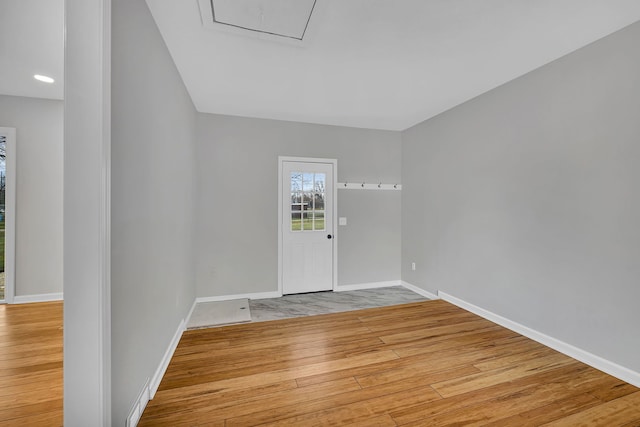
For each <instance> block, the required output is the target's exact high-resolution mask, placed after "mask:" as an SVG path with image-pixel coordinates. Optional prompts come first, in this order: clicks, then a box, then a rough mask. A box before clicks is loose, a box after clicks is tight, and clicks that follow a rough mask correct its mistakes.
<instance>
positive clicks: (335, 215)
mask: <svg viewBox="0 0 640 427" xmlns="http://www.w3.org/2000/svg"><path fill="white" fill-rule="evenodd" d="M284 162H304V163H329V164H332V165H333V194H332V197H333V209H332V210H333V212H331V214H332V215H333V230H327V231H329V232H330V233H331V235H332V236H333V239H332V245H333V290H335V289H336V286H337V285H338V243H337V242H338V234H337V233H336V230H337V229H338V227H337V224H338V221H337V219H338V160H337V159H320V158H313V157H288V156H278V294H279V295H280V296H282V295H283V293H282V292H283V291H282V270H283V268H282V262H283V256H282V251H283V245H282V198H283V197H284V195H283V194H282V166H283V164H284Z"/></svg>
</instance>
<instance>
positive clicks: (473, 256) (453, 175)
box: [402, 24, 640, 371]
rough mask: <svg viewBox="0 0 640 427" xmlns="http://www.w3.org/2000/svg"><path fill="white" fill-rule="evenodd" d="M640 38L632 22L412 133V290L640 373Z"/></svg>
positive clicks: (406, 203)
mask: <svg viewBox="0 0 640 427" xmlns="http://www.w3.org/2000/svg"><path fill="white" fill-rule="evenodd" d="M638 40H640V24H634V25H633V26H631V27H628V28H626V29H624V30H623V31H620V32H618V33H616V34H613V35H611V36H609V37H607V38H605V39H603V40H600V41H598V42H596V43H594V44H592V45H590V46H587V47H585V48H583V49H581V50H579V51H577V52H575V53H572V54H571V55H569V56H566V57H564V58H562V59H560V60H558V61H555V62H553V63H551V64H549V65H547V66H545V67H542V68H540V69H538V70H536V71H534V72H532V73H530V74H528V75H525V76H523V77H521V78H519V79H517V80H515V81H512V82H510V83H508V84H506V85H504V86H502V87H500V88H497V89H496V90H493V91H491V92H489V93H486V94H484V95H482V96H480V97H478V98H476V99H474V100H472V101H470V102H468V103H466V104H463V105H461V106H458V107H456V108H454V109H452V110H450V111H448V112H446V113H444V114H442V115H440V116H438V117H436V118H433V119H431V120H428V121H426V122H423V123H421V124H419V125H417V126H415V127H413V128H411V129H409V130H407V131H405V132H404V133H403V153H402V154H403V163H402V168H403V169H402V173H403V185H404V188H403V198H402V221H403V234H402V260H403V266H402V278H403V280H405V281H407V282H409V283H412V284H414V285H417V286H419V287H422V288H423V289H426V290H429V291H431V292H436V291H437V290H442V291H445V292H447V293H449V294H452V295H454V296H457V297H459V298H462V299H464V300H466V301H469V302H471V303H473V304H476V305H478V306H480V307H483V308H485V309H487V310H490V311H492V312H495V313H497V314H500V315H502V316H504V317H507V318H509V319H512V320H514V321H516V322H519V323H522V324H524V325H526V326H529V327H531V328H533V329H536V330H538V331H541V332H543V333H546V334H548V335H550V336H552V337H555V338H557V339H560V340H562V341H565V342H567V343H570V344H573V345H575V346H577V347H579V348H582V349H585V350H587V351H590V352H592V353H594V354H596V355H599V356H601V357H604V358H606V359H608V360H611V361H614V362H617V363H619V364H620V365H623V366H625V367H627V368H630V369H632V370H635V371H640V357H638V355H639V354H640V340H638V332H637V326H638V325H640V310H638V301H640V286H638V278H640V262H638V260H639V259H640V227H638V218H640V186H639V185H638V183H639V182H640V167H638V165H639V164H640V144H639V143H638V142H639V138H640V50H639V49H638ZM412 261H415V262H416V263H417V270H416V271H415V272H414V271H411V269H410V263H411V262H412Z"/></svg>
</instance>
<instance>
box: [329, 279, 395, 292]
mask: <svg viewBox="0 0 640 427" xmlns="http://www.w3.org/2000/svg"><path fill="white" fill-rule="evenodd" d="M392 286H400V280H388V281H386V282H370V283H355V284H352V285H338V286H336V287H335V288H333V290H334V291H335V292H348V291H360V290H362V289H376V288H389V287H392Z"/></svg>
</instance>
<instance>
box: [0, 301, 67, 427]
mask: <svg viewBox="0 0 640 427" xmlns="http://www.w3.org/2000/svg"><path fill="white" fill-rule="evenodd" d="M61 425H62V302H50V303H38V304H21V305H4V304H1V305H0V426H21V427H27V426H28V427H32V426H33V427H37V426H43V427H44V426H46V427H51V426H61Z"/></svg>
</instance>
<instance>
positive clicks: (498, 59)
mask: <svg viewBox="0 0 640 427" xmlns="http://www.w3.org/2000/svg"><path fill="white" fill-rule="evenodd" d="M216 1H217V0H216ZM272 1H274V0H257V1H250V2H245V3H258V4H260V3H264V4H268V3H269V2H272ZM147 3H148V4H149V7H150V9H151V11H152V13H153V16H154V18H155V20H156V22H157V24H158V27H159V28H160V31H161V33H162V35H163V37H164V39H165V42H166V44H167V46H168V47H169V50H170V52H171V54H172V56H173V59H174V61H175V63H176V65H177V67H178V70H179V72H180V74H181V75H182V78H183V80H184V82H185V84H186V86H187V88H188V90H189V92H190V94H191V97H192V99H193V101H194V103H195V105H196V108H197V109H198V110H199V111H201V112H209V113H220V114H230V115H239V116H249V117H261V118H271V119H281V120H293V121H302V122H312V123H324V124H333V125H345V126H354V127H364V128H374V129H390V130H403V129H406V128H408V127H410V126H412V125H414V124H416V123H419V122H421V121H423V120H425V119H427V118H429V117H432V116H434V115H436V114H438V113H441V112H443V111H445V110H447V109H449V108H451V107H453V106H455V105H458V104H460V103H462V102H464V101H466V100H469V99H471V98H473V97H475V96H477V95H479V94H481V93H483V92H486V91H488V90H490V89H492V88H495V87H496V86H499V85H501V84H503V83H505V82H507V81H509V80H512V79H514V78H516V77H518V76H521V75H523V74H525V73H527V72H529V71H531V70H533V69H535V68H537V67H540V66H541V65H544V64H546V63H548V62H550V61H553V60H554V59H557V58H559V57H561V56H563V55H565V54H567V53H569V52H571V51H574V50H576V49H578V48H580V47H582V46H585V45H586V44H589V43H590V42H593V41H595V40H597V39H599V38H602V37H604V36H606V35H608V34H610V33H612V32H614V31H616V30H618V29H621V28H622V27H624V26H627V25H629V24H632V23H634V22H636V21H638V20H640V1H638V0H317V5H316V8H315V10H314V12H313V15H312V18H311V20H310V23H309V31H308V32H307V34H306V35H305V39H304V43H302V44H301V45H296V44H292V43H279V42H277V41H274V40H273V39H265V38H264V37H263V38H260V37H259V35H256V34H255V33H254V32H246V34H241V33H240V32H238V31H236V32H229V31H224V29H221V28H216V27H215V26H212V25H210V23H206V25H203V22H202V20H201V13H200V8H201V7H203V9H204V8H206V7H204V6H206V5H207V4H210V2H209V0H202V1H200V2H198V1H197V0H188V1H187V0H184V1H175V0H147ZM204 12H205V13H203V16H206V11H204ZM250 13H251V12H247V14H250ZM254 13H255V11H254ZM209 14H210V11H209Z"/></svg>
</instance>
